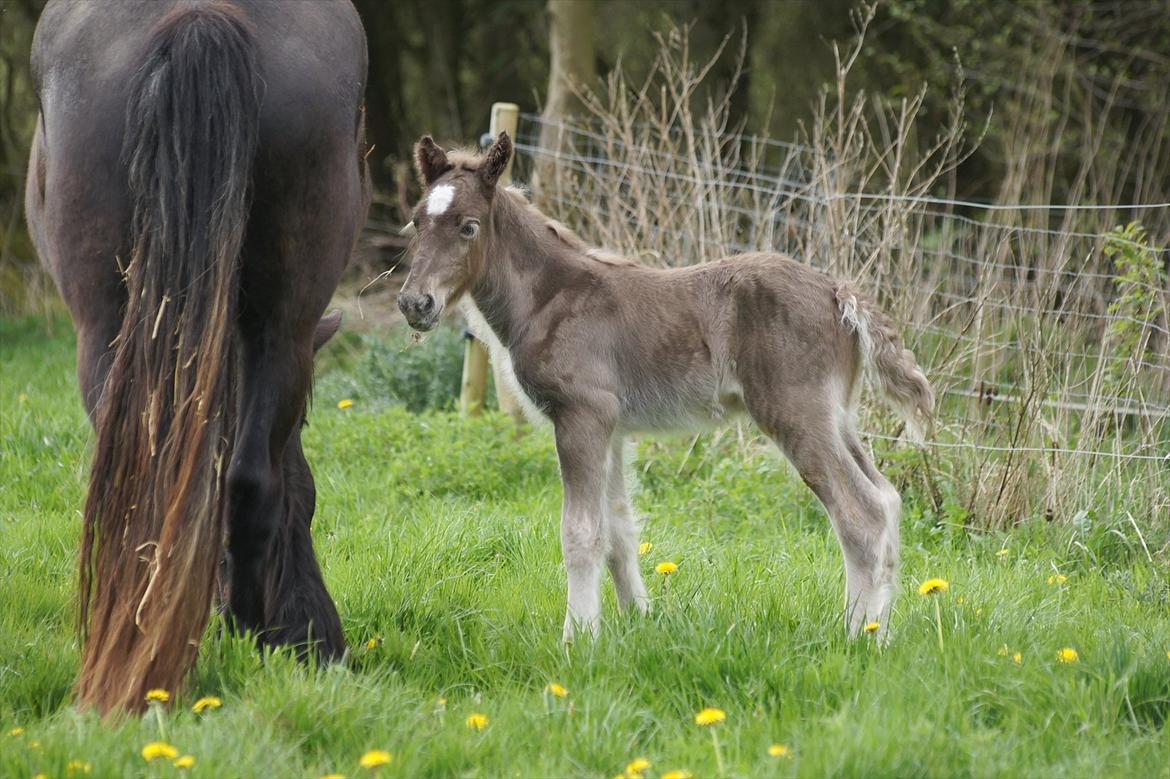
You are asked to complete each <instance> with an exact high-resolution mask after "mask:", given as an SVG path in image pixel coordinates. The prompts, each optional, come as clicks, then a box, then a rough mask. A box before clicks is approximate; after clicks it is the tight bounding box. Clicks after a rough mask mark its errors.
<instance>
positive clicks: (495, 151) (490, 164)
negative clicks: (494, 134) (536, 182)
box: [479, 132, 512, 190]
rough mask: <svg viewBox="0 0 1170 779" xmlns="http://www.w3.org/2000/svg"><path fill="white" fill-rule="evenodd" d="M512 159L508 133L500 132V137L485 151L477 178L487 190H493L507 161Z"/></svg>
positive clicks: (510, 140)
mask: <svg viewBox="0 0 1170 779" xmlns="http://www.w3.org/2000/svg"><path fill="white" fill-rule="evenodd" d="M511 159H512V139H511V138H509V137H508V133H506V132H501V133H500V137H499V138H496V142H495V143H493V144H492V147H491V148H490V149H488V150H487V155H485V156H484V158H483V164H482V165H480V166H479V178H480V181H482V182H483V185H484V186H485V187H487V188H488V189H489V190H491V189H495V187H496V182H498V181H499V180H500V176H501V175H503V173H504V171H505V170H506V169H507V168H508V161H509V160H511Z"/></svg>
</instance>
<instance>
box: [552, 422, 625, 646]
mask: <svg viewBox="0 0 1170 779" xmlns="http://www.w3.org/2000/svg"><path fill="white" fill-rule="evenodd" d="M555 427H556V438H557V456H558V457H559V459H560V463H561V483H562V485H563V486H564V491H565V501H564V505H563V506H562V508H561V551H562V552H563V554H564V558H565V572H566V573H567V574H568V580H569V608H568V612H567V613H566V615H565V630H564V639H565V641H572V640H573V637H574V636H575V635H576V633H577V631H578V630H584V631H587V632H588V633H590V634H592V635H594V636H596V635H597V633H598V631H599V630H600V629H601V568H602V561H603V560H604V559H605V553H606V550H607V547H608V539H607V538H606V534H605V507H604V500H605V487H606V483H605V482H606V474H607V470H608V469H607V459H608V455H609V442H610V437H611V436H612V435H613V428H614V425H613V423H612V422H611V421H609V420H608V419H607V418H606V417H605V415H603V414H600V413H595V412H593V411H591V410H585V411H574V412H570V413H565V414H562V415H561V417H560V418H558V419H557V420H556V422H555Z"/></svg>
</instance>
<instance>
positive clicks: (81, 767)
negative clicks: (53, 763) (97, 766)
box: [65, 760, 93, 776]
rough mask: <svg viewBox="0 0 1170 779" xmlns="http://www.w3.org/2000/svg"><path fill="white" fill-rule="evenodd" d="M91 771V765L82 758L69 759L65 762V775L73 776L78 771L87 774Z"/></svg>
mask: <svg viewBox="0 0 1170 779" xmlns="http://www.w3.org/2000/svg"><path fill="white" fill-rule="evenodd" d="M92 771H93V766H92V765H90V764H89V763H87V762H85V761H84V760H70V761H69V762H68V763H66V764H65V775H66V776H74V775H76V774H78V773H82V774H88V773H91V772H92Z"/></svg>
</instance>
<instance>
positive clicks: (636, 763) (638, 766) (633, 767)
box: [626, 757, 650, 779]
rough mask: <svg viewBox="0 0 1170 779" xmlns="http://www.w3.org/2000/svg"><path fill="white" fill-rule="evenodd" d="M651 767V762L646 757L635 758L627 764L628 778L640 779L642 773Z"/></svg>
mask: <svg viewBox="0 0 1170 779" xmlns="http://www.w3.org/2000/svg"><path fill="white" fill-rule="evenodd" d="M649 767H650V761H649V760H647V759H646V758H644V757H635V758H634V759H633V760H631V761H630V762H629V763H627V764H626V776H628V777H630V778H631V779H638V778H639V777H640V776H642V772H643V771H645V770H646V769H647V768H649Z"/></svg>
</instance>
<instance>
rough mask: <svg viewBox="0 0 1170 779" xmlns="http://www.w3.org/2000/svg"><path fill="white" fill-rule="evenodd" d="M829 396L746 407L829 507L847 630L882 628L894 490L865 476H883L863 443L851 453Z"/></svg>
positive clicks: (893, 555) (891, 559)
mask: <svg viewBox="0 0 1170 779" xmlns="http://www.w3.org/2000/svg"><path fill="white" fill-rule="evenodd" d="M832 402H833V401H832V399H829V398H820V397H818V398H817V399H816V400H815V401H810V402H809V404H808V405H807V406H806V407H803V408H800V409H793V410H780V409H769V408H767V407H764V408H761V407H760V404H755V407H754V408H753V407H752V406H751V405H750V404H749V408H750V410H751V411H752V416H753V417H755V419H756V421H757V423H759V425H760V427H762V428H763V429H764V431H765V432H767V433H768V435H770V436H771V437H772V438H773V440H775V441H776V443H777V445H778V446H779V447H780V449H781V451H783V452H784V454H785V455H787V457H788V459H789V460H790V461H791V462H792V464H793V465H794V466H796V470H797V471H798V472H799V473H800V476H801V478H802V479H804V481H805V483H806V484H808V485H809V487H810V488H811V489H812V491H813V492H814V493H815V494H816V496H817V498H819V499H820V501H821V503H822V504H823V505H824V506H825V509H826V511H828V514H829V520H830V521H831V523H832V525H833V530H834V531H835V532H836V535H837V541H838V542H839V543H840V545H841V552H842V555H843V556H844V558H845V615H846V625H847V629H848V632H849V634H850V635H851V636H856V635H858V634H859V633H860V632H861V630H862V627H863V626H864V625H865V624H866V623H867V622H877V623H879V625H880V630H882V631H883V632H884V631H885V629H886V623H887V622H888V618H889V608H890V600H891V598H892V597H893V593H894V584H895V578H894V577H895V573H896V568H897V551H898V528H897V519H896V514H897V508H896V506H895V505H894V503H893V500H895V499H896V497H897V493H895V492H893V487H889V491H886V490H884V489H883V488H882V487H881V486H879V485H878V484H875V482H874V481H872V480H871V478H870V476H868V475H867V473H866V468H867V469H868V470H870V471H872V473H873V474H875V476H876V477H877V478H881V475H880V474H878V473H877V470H876V469H875V468H873V466H872V464H871V463H869V461H868V458H865V456H864V451H863V450H861V449H860V446H858V447H857V449H856V452H855V451H854V450H853V447H851V446H850V445H849V441H848V436H847V435H846V434H845V432H844V431H843V430H842V423H843V422H844V418H845V414H844V413H842V411H841V410H840V409H834V408H832ZM854 438H856V436H854ZM858 455H860V456H861V458H862V459H863V462H864V463H865V466H866V468H863V467H862V465H861V464H860V463H859V460H858ZM882 481H883V482H885V480H884V478H883V479H882ZM885 484H886V485H888V484H889V483H888V482H885ZM891 494H892V497H891Z"/></svg>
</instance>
